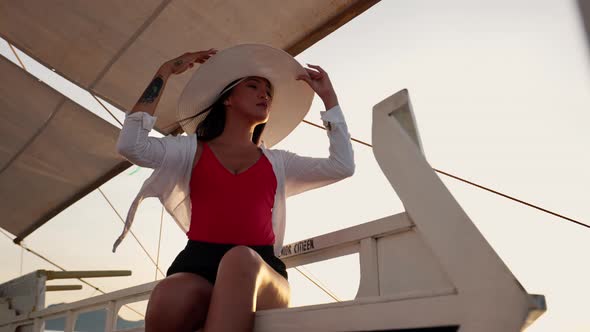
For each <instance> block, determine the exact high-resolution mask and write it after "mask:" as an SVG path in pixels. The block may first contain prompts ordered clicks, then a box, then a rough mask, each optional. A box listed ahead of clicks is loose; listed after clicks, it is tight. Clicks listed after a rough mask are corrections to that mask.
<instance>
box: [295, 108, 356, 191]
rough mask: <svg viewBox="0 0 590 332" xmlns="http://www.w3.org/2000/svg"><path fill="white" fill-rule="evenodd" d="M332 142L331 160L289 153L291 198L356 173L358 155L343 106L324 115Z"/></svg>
mask: <svg viewBox="0 0 590 332" xmlns="http://www.w3.org/2000/svg"><path fill="white" fill-rule="evenodd" d="M320 115H321V118H322V121H323V123H324V125H325V127H326V129H327V130H326V133H327V135H328V138H329V140H330V148H329V152H330V156H329V157H328V158H313V157H302V156H299V155H297V154H295V153H292V152H289V151H285V152H284V153H285V157H284V165H285V185H286V192H287V197H288V196H293V195H296V194H299V193H302V192H304V191H307V190H310V189H315V188H319V187H323V186H325V185H328V184H331V183H334V182H337V181H340V180H342V179H344V178H347V177H350V176H352V175H353V174H354V170H355V164H354V152H353V150H352V143H351V141H350V133H349V132H348V126H347V125H346V121H345V119H344V114H343V113H342V110H341V109H340V106H338V105H337V106H334V107H333V108H331V109H329V110H327V111H325V112H320Z"/></svg>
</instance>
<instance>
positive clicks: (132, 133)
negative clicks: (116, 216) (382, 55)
mask: <svg viewBox="0 0 590 332" xmlns="http://www.w3.org/2000/svg"><path fill="white" fill-rule="evenodd" d="M195 63H200V64H202V65H200V66H199V68H198V69H197V71H196V72H195V74H194V75H193V77H192V78H191V80H190V81H189V83H188V84H187V86H186V87H185V89H184V91H183V93H182V95H181V97H180V100H179V105H178V112H177V118H178V121H179V123H180V125H181V126H182V128H183V129H184V131H185V132H186V133H187V135H186V136H184V135H179V136H167V137H164V138H153V137H148V133H149V131H150V130H151V129H152V127H153V125H154V122H155V119H156V118H155V117H154V116H153V114H154V112H155V109H156V105H157V104H158V101H159V100H160V97H161V96H162V92H163V90H164V87H165V86H166V82H167V81H168V79H169V78H170V77H171V76H173V75H178V74H181V73H183V72H185V71H186V70H187V69H189V68H192V67H193V65H194V64H195ZM309 67H311V68H313V69H311V68H303V67H302V66H301V65H299V63H297V61H295V59H293V57H292V56H290V55H289V54H287V53H285V52H283V51H282V50H278V49H274V48H272V47H269V46H265V45H253V44H249V45H238V46H235V47H231V48H228V49H226V50H223V51H221V52H219V53H218V52H217V51H216V50H214V49H210V50H207V51H200V52H194V53H186V54H184V55H182V56H180V57H178V58H176V59H173V60H171V61H168V62H166V63H164V64H163V65H162V66H161V68H160V69H159V70H158V72H157V73H156V75H155V77H154V79H153V81H152V82H151V83H150V85H149V86H148V87H147V89H146V90H145V92H144V94H143V95H142V97H141V98H140V99H139V101H138V102H137V104H136V105H135V106H134V107H133V109H132V110H131V111H130V112H129V113H128V114H127V116H126V118H125V123H124V125H123V129H122V130H121V134H120V136H119V141H118V142H117V149H118V151H119V153H120V154H121V155H123V156H124V157H126V158H127V159H128V160H130V161H131V162H133V163H135V164H137V165H139V166H144V167H150V168H154V169H155V170H154V172H153V173H152V175H151V176H150V178H149V179H147V180H146V182H145V183H144V185H143V186H142V188H141V190H140V192H139V194H138V195H137V197H136V199H135V200H134V202H133V203H132V205H131V208H130V211H129V213H128V216H127V220H126V223H125V229H124V231H123V234H122V235H121V236H120V237H119V239H118V240H117V241H116V242H115V245H114V247H113V251H114V250H115V249H116V247H117V246H118V245H119V244H120V243H121V241H122V239H123V238H124V236H125V234H126V233H127V231H128V230H129V228H130V227H131V223H132V222H133V216H134V214H135V211H136V209H137V206H138V205H139V203H140V202H141V201H142V200H143V199H144V198H146V197H158V198H159V199H160V201H161V202H162V204H163V205H164V207H165V208H166V210H167V211H168V212H169V213H170V214H171V215H172V217H173V218H174V220H175V221H176V222H177V223H178V225H179V226H180V227H181V228H182V229H183V230H184V231H185V232H186V233H187V237H188V238H189V240H188V243H187V245H186V247H185V249H184V250H182V251H181V252H180V254H179V255H178V256H177V257H176V259H175V261H174V262H173V263H172V265H171V266H170V268H169V269H168V272H167V276H166V278H165V279H163V280H161V281H160V282H159V283H158V285H157V286H156V287H155V288H154V290H153V292H152V294H151V296H150V300H149V304H148V309H147V313H146V329H145V330H146V331H147V332H151V331H195V330H197V329H200V328H203V329H204V331H251V330H252V328H253V326H254V317H255V314H254V313H255V311H256V310H263V309H271V308H286V307H288V306H289V299H290V288H289V283H288V280H287V278H288V275H287V271H286V267H285V265H284V264H283V263H282V261H281V260H280V259H279V258H277V256H278V255H279V253H280V250H281V248H282V245H283V239H284V233H285V215H286V212H285V211H286V210H285V199H286V197H288V196H290V195H294V194H297V193H301V192H304V191H306V190H310V189H313V188H318V187H321V186H324V185H327V184H330V183H334V182H336V181H339V180H341V179H344V178H346V177H349V176H352V174H353V173H354V167H355V166H354V156H353V151H352V145H351V142H350V134H349V133H348V129H347V126H346V123H345V121H344V116H343V115H342V111H341V110H340V107H339V106H338V99H337V96H336V93H335V92H334V89H333V88H332V84H331V83H330V79H329V77H328V74H327V73H326V72H325V71H324V70H323V69H322V68H320V67H319V66H312V65H309ZM314 92H315V93H316V94H317V95H318V96H319V97H320V98H321V99H322V101H323V102H324V105H325V107H326V111H325V112H320V114H321V118H322V120H323V122H324V124H325V125H326V128H327V135H328V138H329V140H330V149H329V150H330V156H329V157H328V158H311V157H301V156H298V155H296V154H294V153H291V152H289V151H284V150H277V149H270V146H272V145H274V144H276V143H277V142H279V141H280V140H281V139H283V138H284V137H285V136H287V135H288V134H289V133H290V132H291V131H292V130H293V129H294V128H295V127H296V126H297V125H298V124H299V123H300V122H301V120H302V119H303V117H304V116H305V114H306V113H307V111H308V110H309V108H310V106H311V101H312V99H313V94H314ZM228 317H231V319H228Z"/></svg>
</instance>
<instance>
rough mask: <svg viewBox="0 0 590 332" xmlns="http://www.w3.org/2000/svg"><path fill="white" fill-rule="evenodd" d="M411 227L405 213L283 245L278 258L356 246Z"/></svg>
mask: <svg viewBox="0 0 590 332" xmlns="http://www.w3.org/2000/svg"><path fill="white" fill-rule="evenodd" d="M413 225H414V224H413V223H412V221H411V220H410V218H409V217H408V215H407V214H406V213H399V214H396V215H392V216H388V217H385V218H381V219H377V220H374V221H370V222H367V223H364V224H360V225H357V226H353V227H349V228H345V229H341V230H338V231H335V232H331V233H328V234H324V235H320V236H316V237H313V238H309V239H305V240H303V241H298V242H295V243H290V244H287V245H284V246H283V250H282V251H281V255H280V256H279V257H280V258H281V259H286V258H291V257H294V256H298V255H303V254H310V253H313V252H317V251H320V250H326V249H329V248H332V247H336V246H346V245H348V244H353V243H357V244H358V243H360V241H361V240H362V239H365V238H369V237H373V238H378V237H382V236H385V235H389V234H395V233H398V232H404V231H407V230H409V229H410V228H412V227H413Z"/></svg>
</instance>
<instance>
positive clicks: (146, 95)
mask: <svg viewBox="0 0 590 332" xmlns="http://www.w3.org/2000/svg"><path fill="white" fill-rule="evenodd" d="M163 85H164V80H163V79H162V77H160V76H158V77H156V78H154V80H153V81H152V83H150V85H148V87H147V88H146V89H145V91H144V92H143V95H141V98H140V99H139V103H143V104H151V103H153V102H154V101H155V100H156V99H158V96H159V95H160V92H162V86H163Z"/></svg>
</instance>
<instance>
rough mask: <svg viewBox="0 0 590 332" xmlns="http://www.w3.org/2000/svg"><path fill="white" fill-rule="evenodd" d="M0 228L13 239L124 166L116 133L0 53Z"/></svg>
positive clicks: (99, 119) (116, 130) (31, 229)
mask: <svg viewBox="0 0 590 332" xmlns="http://www.w3.org/2000/svg"><path fill="white" fill-rule="evenodd" d="M0 73H2V75H0V202H2V203H0V216H2V217H0V226H1V227H2V228H4V229H5V230H7V231H9V232H11V233H12V234H14V235H16V236H17V238H18V239H22V238H23V237H24V236H26V235H28V234H30V233H31V232H32V231H33V230H35V229H36V228H38V227H39V226H41V225H43V224H44V223H45V222H46V221H48V220H49V219H51V218H52V217H53V216H55V215H56V214H58V213H59V212H61V211H62V210H63V209H65V208H66V207H68V206H69V205H71V204H72V203H74V202H75V201H77V200H78V199H80V198H82V197H83V196H85V195H86V194H88V193H89V192H91V191H92V190H94V189H96V187H97V186H98V185H100V184H102V183H104V182H105V181H107V180H108V179H110V178H111V177H113V176H114V175H116V174H118V173H120V172H121V171H123V170H124V169H126V168H128V167H129V166H130V164H129V162H127V161H125V160H124V159H123V158H121V157H120V156H119V155H118V154H117V153H116V151H115V143H116V140H117V136H118V134H119V130H118V129H117V128H116V127H114V126H113V125H111V124H109V123H108V122H106V121H104V120H103V119H101V118H99V117H98V116H96V115H95V114H93V113H91V112H88V111H87V110H86V109H84V108H82V107H81V106H79V105H78V104H76V103H74V102H72V101H71V100H69V99H67V98H66V97H64V96H63V95H61V94H60V93H59V92H57V91H55V90H53V89H52V88H51V87H49V86H47V85H46V84H44V83H42V82H40V81H39V80H38V79H37V78H35V77H34V76H32V75H30V74H29V73H27V72H26V71H24V70H23V69H21V68H20V67H18V66H16V65H15V64H13V63H12V62H10V61H8V60H7V59H5V58H3V57H0Z"/></svg>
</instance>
